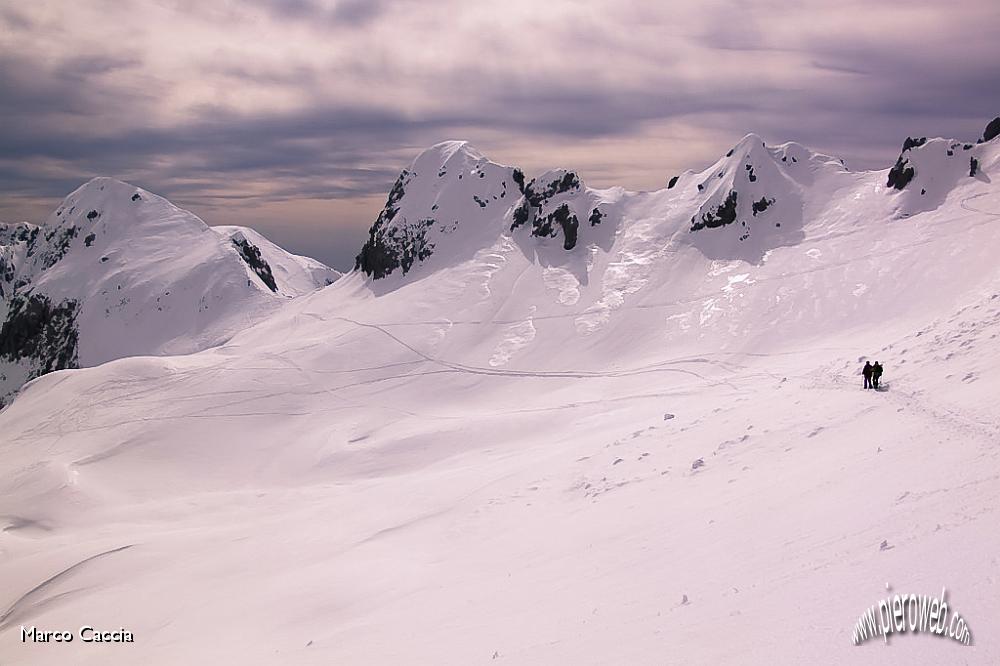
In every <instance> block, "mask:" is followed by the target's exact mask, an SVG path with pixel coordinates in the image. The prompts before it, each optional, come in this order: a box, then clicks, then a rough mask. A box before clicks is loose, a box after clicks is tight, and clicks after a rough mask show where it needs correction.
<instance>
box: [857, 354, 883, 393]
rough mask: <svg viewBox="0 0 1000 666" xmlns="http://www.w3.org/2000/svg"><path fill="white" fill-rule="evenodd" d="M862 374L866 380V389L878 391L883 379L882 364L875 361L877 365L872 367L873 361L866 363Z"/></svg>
mask: <svg viewBox="0 0 1000 666" xmlns="http://www.w3.org/2000/svg"><path fill="white" fill-rule="evenodd" d="M861 374H862V375H864V378H865V388H866V389H875V390H876V391H877V390H878V383H879V380H880V379H882V364H881V363H879V362H878V361H875V365H872V364H871V361H865V367H864V369H863V370H862V371H861Z"/></svg>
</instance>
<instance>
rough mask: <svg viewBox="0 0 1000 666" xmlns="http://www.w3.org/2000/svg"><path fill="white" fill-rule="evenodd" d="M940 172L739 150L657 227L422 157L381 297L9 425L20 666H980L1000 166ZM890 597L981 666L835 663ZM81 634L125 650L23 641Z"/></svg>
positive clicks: (383, 262) (366, 264) (999, 473)
mask: <svg viewBox="0 0 1000 666" xmlns="http://www.w3.org/2000/svg"><path fill="white" fill-rule="evenodd" d="M946 143H947V142H946ZM935 145H936V143H935V142H932V141H928V142H927V144H926V145H925V146H921V147H916V148H910V149H909V150H908V151H906V152H907V153H911V155H909V156H908V159H911V160H913V163H914V164H915V165H916V167H915V175H914V178H913V179H912V182H911V183H909V184H907V185H906V186H905V187H904V188H903V189H902V190H897V189H896V188H894V187H892V186H890V185H889V184H888V178H889V170H882V171H876V172H859V173H856V172H850V171H848V170H846V169H845V168H844V167H843V165H842V164H841V163H840V162H839V161H838V160H835V159H832V158H827V157H824V156H821V155H817V154H814V153H812V152H810V151H808V150H807V149H805V148H803V147H801V146H797V145H796V144H785V145H783V146H778V147H770V148H769V147H767V146H764V145H761V142H760V141H759V139H758V138H757V137H755V136H753V135H748V137H746V138H745V139H744V140H742V141H741V142H740V143H739V144H738V145H737V146H736V147H734V150H733V153H732V154H731V155H728V156H724V157H722V158H720V160H719V161H718V162H716V163H715V164H714V165H712V166H710V167H708V168H707V169H705V170H703V171H701V172H698V173H693V172H688V173H685V174H683V175H681V176H680V177H679V178H678V180H677V181H676V182H675V183H674V185H673V187H671V188H668V189H664V190H661V191H658V192H646V193H632V192H626V191H623V190H620V189H612V190H593V189H590V188H587V187H586V185H585V184H584V183H583V181H582V179H580V178H579V176H577V175H576V174H575V173H573V172H570V171H554V172H550V173H549V174H543V175H542V176H539V177H537V178H535V179H533V181H532V180H528V179H524V181H525V182H524V184H523V186H520V187H518V186H516V185H515V187H516V190H515V189H511V188H510V185H511V183H510V181H507V178H508V176H509V177H510V178H511V179H513V178H514V169H513V168H509V167H502V166H500V165H492V163H489V162H488V161H486V160H485V158H482V156H480V155H478V153H476V152H475V151H474V150H472V149H471V148H469V147H468V146H467V145H461V144H443V145H441V146H437V147H435V148H433V149H432V150H431V151H429V152H428V153H424V154H423V155H421V157H420V158H418V160H417V162H415V163H414V165H412V166H411V167H409V168H408V169H407V170H406V172H404V176H403V177H401V180H400V182H401V183H402V185H400V187H399V188H398V189H394V193H393V194H392V195H390V200H389V202H388V204H387V206H386V211H391V210H395V212H390V213H386V212H383V215H382V216H380V218H379V221H378V222H377V223H376V225H375V227H373V230H372V235H371V239H370V241H369V244H368V245H367V246H366V248H367V249H366V251H363V252H362V257H361V259H359V264H360V266H359V268H361V269H362V270H358V271H355V272H354V273H352V274H350V275H348V276H345V277H344V278H342V279H341V280H338V281H337V282H336V283H335V284H334V285H332V286H331V287H329V288H327V289H324V290H321V291H317V292H313V293H310V294H307V295H305V296H303V297H301V298H297V299H295V300H293V301H291V302H290V303H289V304H288V305H287V306H286V307H284V308H282V309H280V310H278V311H276V312H275V313H274V314H273V315H271V316H269V317H267V318H265V319H263V320H262V321H260V323H258V324H257V325H255V326H253V327H250V328H248V329H246V330H244V331H242V332H240V333H238V334H236V335H235V336H233V337H232V338H231V339H230V340H229V341H228V342H226V343H225V344H223V345H221V346H219V347H216V348H212V349H208V350H205V351H202V352H200V353H196V354H191V355H188V356H177V357H159V358H150V357H146V358H127V359H122V360H118V361H114V362H111V363H107V364H104V365H102V366H100V367H97V368H91V369H87V370H83V371H67V372H55V373H52V374H49V375H46V376H44V377H42V378H40V379H37V380H35V381H34V382H32V383H31V384H29V385H28V386H27V387H26V388H25V390H24V391H23V393H22V394H21V395H20V396H19V397H18V399H17V400H16V401H15V402H14V403H13V404H12V405H10V406H9V407H8V408H7V409H6V410H5V411H4V412H2V413H0V428H2V432H4V433H5V437H4V439H3V440H2V441H0V456H2V460H3V461H4V462H3V465H4V471H5V474H3V475H0V516H3V519H2V520H4V521H5V522H6V527H5V528H4V530H3V532H0V558H3V559H2V560H0V562H2V565H0V645H2V646H3V647H4V648H5V652H4V656H5V658H6V659H7V660H9V661H10V662H11V663H14V664H22V663H23V664H35V663H41V664H46V663H64V662H65V661H66V660H71V661H73V663H80V664H88V663H92V664H98V663H99V664H107V663H133V662H134V661H135V660H136V658H137V657H138V658H141V660H142V661H143V662H145V663H154V664H174V663H213V662H217V661H226V662H232V663H246V664H270V663H289V664H291V663H294V664H329V663H380V664H381V663H385V664H398V663H438V664H469V663H515V664H525V663H531V664H534V663H581V664H589V663H594V664H605V663H629V664H647V663H648V664H662V663H671V664H673V663H677V664H718V663H790V664H791V663H810V664H825V663H829V664H842V663H900V664H903V663H927V662H930V661H934V662H945V663H955V662H959V663H961V662H962V661H965V662H967V663H995V662H996V661H997V660H998V659H1000V649H998V647H997V644H996V642H995V641H994V640H992V638H991V637H990V633H989V632H990V629H991V627H993V626H996V625H997V623H998V622H1000V595H998V592H1000V589H998V587H1000V578H998V577H997V574H996V572H997V565H998V560H997V556H996V553H997V552H998V549H1000V532H997V530H996V529H995V525H996V522H997V513H996V512H997V506H998V505H997V501H996V498H997V497H1000V460H998V454H1000V450H998V449H997V446H996V445H997V442H998V441H1000V415H998V413H997V411H996V407H995V404H994V397H995V395H997V392H998V389H1000V380H997V379H996V378H997V377H998V376H1000V351H998V349H997V347H996V343H995V341H996V339H997V337H998V336H1000V266H998V264H997V263H996V261H995V257H996V255H997V252H998V251H1000V227H998V225H1000V189H998V188H997V187H996V185H995V183H994V182H993V181H994V179H995V178H996V176H997V174H998V166H1000V165H998V164H997V159H998V156H1000V141H998V140H994V141H991V142H986V143H983V144H981V145H977V146H975V147H974V148H973V149H970V151H975V152H974V154H975V155H976V156H977V159H978V160H979V162H980V172H979V173H978V175H977V176H973V177H970V176H968V175H966V176H964V177H960V174H958V175H956V174H957V172H956V174H953V173H952V172H950V171H948V172H944V171H943V170H942V171H941V172H940V173H939V172H938V171H937V169H938V168H941V169H943V167H939V166H935V164H936V163H934V162H933V160H932V157H928V158H927V159H928V163H927V164H924V163H923V161H922V160H923V159H924V158H923V157H922V155H923V153H921V152H920V151H921V150H924V149H926V148H931V149H933V148H934V146H935ZM928 155H931V153H928ZM792 157H794V158H795V159H794V160H793V159H792ZM425 158H426V159H425ZM783 158H787V159H783ZM421 160H424V161H423V162H422V161H421ZM789 163H791V164H789ZM748 164H750V165H751V166H752V168H753V174H754V179H751V178H750V177H749V175H750V169H748V168H747V165H748ZM480 169H481V170H482V172H483V173H485V175H484V176H483V177H482V178H479V177H478V175H476V176H470V175H469V174H472V173H473V171H475V170H480ZM456 170H457V171H459V172H460V173H461V174H462V175H463V178H462V179H458V178H457V175H458V174H457V173H455V171H456ZM440 171H447V172H448V173H447V174H445V175H443V176H438V175H437V174H438V173H439V172H440ZM477 173H478V172H477ZM720 173H721V174H722V175H721V176H720V175H719V174H720ZM567 174H572V175H573V177H570V178H567ZM452 177H453V180H452V179H451V178H452ZM469 179H471V183H473V184H474V185H470V184H467V183H466V180H469ZM921 179H922V180H921ZM932 181H933V182H935V183H948V185H946V186H942V192H939V193H938V195H940V200H939V201H938V202H937V203H936V204H935V205H933V206H931V205H926V206H924V207H922V208H908V207H907V206H909V201H910V199H909V198H908V197H910V196H911V194H912V192H911V191H909V190H908V189H907V188H908V187H910V186H911V185H912V184H913V183H917V184H920V183H921V182H923V183H925V184H929V183H931V182H932ZM505 182H506V185H507V188H508V189H507V190H506V192H507V194H506V195H505V196H504V197H503V201H504V205H500V204H499V203H498V201H499V200H500V196H499V195H500V192H503V191H504V190H503V187H504V183H505ZM515 182H516V181H515ZM553 185H555V186H554V187H553ZM699 185H702V187H701V188H699V187H698V186H699ZM536 186H537V187H536ZM923 188H924V189H928V188H927V187H926V185H924V186H923ZM732 192H736V196H735V199H736V202H735V207H734V208H735V210H734V214H733V215H732V219H731V220H729V217H730V214H729V213H728V212H727V211H726V210H723V211H722V214H723V216H722V217H721V219H720V211H719V207H720V206H723V207H725V205H726V204H725V202H726V200H727V199H728V198H729V197H730V196H731V193H732ZM917 192H919V190H917ZM473 195H475V196H477V197H479V198H480V199H483V196H484V195H488V196H489V197H490V198H489V202H490V203H488V204H487V206H485V207H483V206H480V205H479V204H478V203H476V202H475V200H474V199H472V197H473ZM494 195H495V196H497V197H498V199H497V200H493V198H492V197H493V196H494ZM938 195H935V196H938ZM917 196H924V197H925V199H924V200H925V201H929V200H927V199H926V197H927V196H928V195H919V194H918V195H917ZM762 198H763V199H764V200H770V199H773V200H774V203H773V204H769V205H768V206H767V208H766V209H765V210H763V211H762V210H758V211H757V214H756V215H754V208H753V203H754V202H759V201H760V200H761V199H762ZM508 199H511V201H510V203H509V204H507V201H508ZM483 200H484V201H485V199H483ZM918 201H919V200H918ZM470 203H471V205H469V204H470ZM525 203H528V209H527V211H526V213H527V217H526V218H525V220H524V222H522V223H519V224H514V215H515V212H516V211H517V210H518V209H522V210H523V205H524V204H525ZM564 205H565V206H566V211H567V213H566V214H564V213H556V211H558V210H560V209H562V207H563V206H564ZM434 206H437V209H436V210H433V207H434ZM595 208H596V209H598V210H599V212H601V219H600V221H599V222H597V223H595V224H593V225H591V224H590V221H589V216H590V213H591V212H592V211H593V210H594V209H595ZM758 208H760V206H758ZM438 211H444V212H443V213H441V217H442V218H444V215H445V214H448V215H449V216H451V217H454V216H455V215H457V216H458V218H457V220H458V225H457V226H456V225H454V221H455V220H452V223H453V224H452V226H446V227H445V230H442V228H441V226H439V225H438V222H440V220H438V219H437V218H435V224H433V225H428V224H426V223H424V224H423V225H422V226H421V224H420V220H421V219H429V218H427V217H426V216H427V215H429V214H430V212H434V213H437V212H438ZM552 214H555V215H554V216H553V217H552V219H551V224H547V223H548V222H549V216H550V215H552ZM585 216H586V217H585ZM706 216H709V217H708V218H707V219H706ZM570 217H575V218H576V220H577V226H576V231H577V235H576V242H575V243H567V234H566V229H567V228H570V229H571V228H572V223H569V225H570V226H569V227H566V226H564V224H563V222H567V221H568V220H569V219H570ZM692 218H694V219H693V220H692ZM708 220H711V221H712V224H709V223H708ZM717 221H718V222H719V223H716V222H717ZM699 222H705V224H704V225H702V226H699ZM743 222H746V223H747V224H746V225H744V224H742V223H743ZM778 224H780V225H781V226H778ZM414 225H415V226H414ZM512 227H513V228H512ZM695 227H697V228H695ZM392 229H398V231H396V232H392V231H391V230H392ZM422 229H425V230H426V231H425V232H424V233H425V236H424V240H423V241H420V242H416V241H415V239H416V238H418V237H419V236H420V231H421V230H422ZM536 231H537V233H535V232H536ZM415 243H416V244H415ZM567 246H569V247H567ZM421 249H423V250H427V249H429V250H430V251H429V252H425V251H421ZM421 255H423V257H421ZM404 258H406V259H405V262H404ZM404 263H405V264H407V265H408V267H407V268H406V269H405V271H404ZM396 264H398V265H396ZM366 269H371V270H370V271H368V270H366ZM390 269H391V270H390ZM366 273H371V275H369V274H366ZM377 274H383V275H384V276H383V277H376V275H377ZM864 358H877V359H878V360H881V361H882V362H883V363H884V364H885V365H886V368H887V374H886V376H885V378H884V388H885V390H884V391H882V392H879V393H874V392H870V391H862V390H861V388H860V387H861V378H860V376H859V375H858V373H859V371H860V366H861V365H862V364H863V359H864ZM40 452H41V453H40ZM883 542H884V544H885V545H884V546H883V545H882V544H883ZM887 582H888V583H891V585H892V587H893V589H894V590H898V591H900V592H910V591H912V592H915V593H918V594H937V593H939V592H940V589H941V588H942V587H947V588H948V593H949V596H948V601H949V604H950V605H951V606H952V607H953V608H955V609H956V610H959V611H960V612H961V613H962V615H963V617H966V618H967V619H968V622H969V624H970V626H971V628H972V632H973V636H974V637H975V643H976V644H975V645H974V646H973V647H962V646H958V645H955V644H953V643H951V642H949V641H947V640H945V639H941V638H928V637H911V636H901V637H894V638H893V639H892V642H891V645H890V647H884V646H882V645H879V644H877V643H876V642H873V643H872V644H869V645H867V646H865V647H860V648H857V647H854V646H853V645H851V627H852V625H853V623H854V622H855V621H856V619H857V617H858V615H859V614H860V613H861V612H862V611H864V610H865V609H866V608H867V607H868V606H869V605H871V604H872V603H875V602H876V601H877V600H878V599H879V598H881V597H882V596H884V593H885V585H886V583H887ZM151 600H155V601H151ZM83 623H90V624H94V625H95V626H98V625H100V626H104V627H108V628H117V627H119V626H125V627H126V628H129V629H130V630H132V631H133V632H135V634H136V643H135V644H134V645H130V646H102V647H101V648H100V649H96V648H93V649H92V648H88V647H87V646H82V645H79V644H75V645H69V646H50V645H21V644H20V643H19V642H18V639H17V637H18V636H19V630H20V626H21V625H22V624H33V625H37V626H41V627H46V628H60V627H70V628H72V627H76V626H79V625H80V624H83Z"/></svg>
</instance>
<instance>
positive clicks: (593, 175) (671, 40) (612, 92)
mask: <svg viewBox="0 0 1000 666" xmlns="http://www.w3.org/2000/svg"><path fill="white" fill-rule="evenodd" d="M998 114H1000V1H998V0H951V1H950V2H941V1H940V0H934V1H933V2H924V1H923V0H906V1H894V0H883V1H882V2H872V1H871V0H838V1H833V0H795V1H793V2H777V1H769V0H745V1H743V2H730V1H728V0H717V1H716V0H703V1H691V2H669V1H659V2H656V1H648V2H627V1H623V0H606V1H605V0H593V1H588V0H567V1H564V0H532V1H522V0H504V1H503V2H478V1H475V0H241V1H219V2H213V1H212V0H146V1H143V0H134V1H130V2H122V1H121V0H107V1H105V0H78V1H76V2H70V1H68V0H33V1H32V2H24V1H17V2H15V1H14V0H0V219H3V220H5V221H15V220H21V219H27V220H30V221H35V222H40V221H42V220H43V219H44V218H45V217H46V215H47V214H48V213H49V212H51V210H52V209H53V208H54V207H55V206H56V204H57V203H58V201H59V200H60V199H61V198H62V197H63V196H65V195H66V194H67V193H69V192H70V191H71V190H72V189H74V188H75V187H77V186H78V185H79V184H80V183H82V182H83V181H84V180H86V179H88V178H90V177H92V176H95V175H110V176H114V177H117V178H121V179H123V180H128V181H131V182H133V183H136V184H138V185H141V186H142V187H145V188H147V189H149V190H151V191H154V192H157V193H159V194H162V195H164V196H166V197H168V198H170V199H171V200H172V201H173V202H174V203H176V204H178V205H180V206H183V207H185V208H189V209H191V210H193V211H194V212H196V213H197V214H198V215H200V216H201V217H202V218H203V219H204V220H205V221H206V222H208V223H209V224H245V225H250V226H254V227H256V228H257V229H259V230H261V231H262V232H264V233H265V234H266V235H268V236H269V237H271V238H272V239H273V240H275V241H276V242H278V243H280V244H283V245H284V246H285V247H286V248H288V249H290V250H292V251H295V252H299V253H302V254H309V255H312V256H315V257H317V258H319V259H321V260H324V261H327V262H328V263H332V264H333V265H335V266H337V267H339V268H346V267H349V265H350V264H351V262H352V258H353V256H354V255H355V254H356V253H357V250H358V248H359V246H360V244H361V242H362V238H363V236H364V234H365V230H366V229H367V227H368V225H370V223H371V222H372V221H373V220H374V218H375V216H376V215H377V213H378V211H379V210H380V209H381V207H382V205H383V204H384V201H385V196H386V193H387V192H388V190H389V188H390V187H391V185H392V182H393V180H394V179H395V177H396V175H397V174H398V172H399V170H400V169H401V168H402V167H404V166H406V165H407V164H408V163H409V162H410V160H412V159H413V157H414V156H415V155H416V153H417V152H419V150H421V149H422V148H424V147H427V146H429V145H431V144H433V143H436V142H438V141H441V140H444V139H468V140H470V141H472V143H473V144H475V145H476V146H477V147H478V148H479V149H480V150H481V151H482V152H483V153H484V154H486V155H487V156H488V157H490V158H491V159H493V160H495V161H499V162H504V163H507V164H514V165H518V166H521V167H523V168H525V170H526V171H527V172H528V174H529V175H531V174H532V173H533V172H537V171H540V170H542V169H545V168H548V167H556V166H564V167H570V168H574V169H577V170H578V171H579V172H580V174H581V175H582V177H583V178H584V180H585V181H586V182H587V183H588V184H590V185H595V186H600V187H606V186H610V185H624V186H625V187H628V188H630V189H654V188H658V187H662V186H663V185H664V183H665V182H666V180H667V178H669V177H670V176H671V175H672V174H674V173H675V172H679V171H682V170H684V169H687V168H698V169H700V168H703V167H704V166H706V165H707V164H709V163H711V162H712V161H714V160H715V159H716V158H718V157H719V156H720V155H722V154H724V153H725V152H726V151H727V150H728V149H729V147H731V146H732V144H733V143H735V142H736V141H737V140H738V139H739V138H740V137H742V136H743V135H744V134H746V133H747V132H749V131H755V132H757V133H759V134H761V135H763V136H764V138H765V139H767V140H768V141H771V142H782V141H786V140H795V141H799V142H802V143H804V144H806V145H808V146H810V147H813V148H815V149H817V150H820V151H822V152H826V153H830V154H834V155H837V156H840V157H843V158H845V159H846V160H847V163H848V166H850V167H852V168H882V167H886V166H888V165H889V164H890V163H891V162H892V161H893V160H894V158H895V156H896V154H898V151H899V145H900V144H901V142H902V141H903V139H904V138H905V137H906V136H907V135H909V134H912V135H941V136H949V137H956V138H961V139H975V138H976V137H978V136H979V135H980V134H981V133H982V130H983V127H984V126H985V125H986V122H987V121H988V120H989V119H991V118H993V117H994V116H996V115H998Z"/></svg>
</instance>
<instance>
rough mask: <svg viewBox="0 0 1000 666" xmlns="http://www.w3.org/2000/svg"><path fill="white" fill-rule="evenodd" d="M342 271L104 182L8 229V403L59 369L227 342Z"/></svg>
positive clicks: (4, 300)
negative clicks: (39, 221) (41, 219)
mask: <svg viewBox="0 0 1000 666" xmlns="http://www.w3.org/2000/svg"><path fill="white" fill-rule="evenodd" d="M338 275H339V274H338V273H337V272H336V271H334V270H333V269H331V268H328V267H326V266H324V265H322V264H320V263H319V262H317V261H315V260H313V259H308V258H305V257H297V256H294V255H290V254H288V253H286V252H285V251H283V250H281V249H280V248H278V247H277V246H275V245H274V244H272V243H270V242H269V241H267V240H266V239H264V238H263V237H262V236H261V235H260V234H258V233H256V232H255V231H252V230H250V229H244V228H241V227H214V228H213V227H209V226H208V225H206V224H205V223H204V222H203V221H202V220H201V219H199V218H198V217H197V216H195V215H193V214H192V213H189V212H188V211H185V210H182V209H180V208H177V207H176V206H174V205H173V204H171V203H170V202H169V201H167V200H166V199H164V198H162V197H159V196H157V195H155V194H152V193H150V192H147V191H146V190H143V189H141V188H137V187H135V186H133V185H130V184H128V183H124V182H121V181H118V180H114V179H112V178H94V179H93V180H91V181H89V182H87V183H85V184H84V185H82V186H81V187H79V188H78V189H76V190H75V191H74V192H72V193H71V194H70V195H69V196H67V197H66V198H65V199H64V200H63V202H62V203H61V204H60V205H59V206H58V207H57V208H56V210H55V211H54V212H53V213H52V214H51V215H50V216H49V218H48V220H47V221H46V222H45V224H43V225H42V226H34V225H30V224H17V225H10V224H8V225H0V399H2V397H3V396H5V395H9V394H10V392H12V391H14V390H16V389H17V388H18V387H19V386H20V385H21V384H23V383H24V382H25V381H27V380H29V379H31V378H33V377H36V376H38V375H39V374H43V373H45V372H49V371H52V370H58V369H61V368H73V367H81V366H92V365H98V364H100V363H104V362H106V361H109V360H112V359H116V358H121V357H123V356H136V355H144V354H168V353H172V354H178V353H189V352H192V351H197V350H199V349H204V348H205V347H209V346H212V345H216V344H219V343H220V342H222V341H224V340H225V339H227V338H228V337H230V336H231V335H232V334H233V333H235V332H236V331H239V330H241V329H243V328H245V327H246V326H247V325H249V324H250V323H253V322H254V321H258V320H259V319H260V318H262V317H263V316H265V315H266V314H268V313H270V312H273V311H274V309H275V308H276V307H278V306H279V305H280V304H281V303H282V302H284V301H286V300H288V299H290V298H294V297H296V296H299V295H301V294H304V293H307V292H309V291H312V290H314V289H316V288H318V287H321V286H324V285H326V284H329V283H331V282H332V281H333V280H335V279H336V278H337V277H338Z"/></svg>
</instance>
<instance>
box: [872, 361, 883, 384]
mask: <svg viewBox="0 0 1000 666" xmlns="http://www.w3.org/2000/svg"><path fill="white" fill-rule="evenodd" d="M881 379H882V364H881V363H879V362H878V361H875V365H873V366H872V388H875V389H877V388H878V383H879V381H880V380H881Z"/></svg>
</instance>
